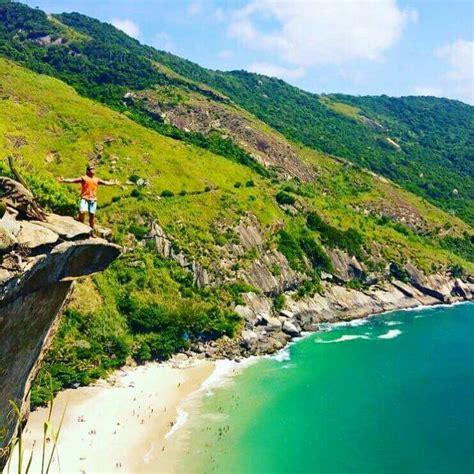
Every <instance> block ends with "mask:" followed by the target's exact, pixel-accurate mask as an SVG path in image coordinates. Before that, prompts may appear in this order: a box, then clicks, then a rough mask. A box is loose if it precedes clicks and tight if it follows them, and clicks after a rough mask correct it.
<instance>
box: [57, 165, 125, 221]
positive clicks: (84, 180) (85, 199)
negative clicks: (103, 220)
mask: <svg viewBox="0 0 474 474" xmlns="http://www.w3.org/2000/svg"><path fill="white" fill-rule="evenodd" d="M94 174H95V168H94V166H92V165H88V166H87V168H86V174H85V176H81V177H80V178H63V177H62V176H59V177H58V181H59V182H60V183H67V184H70V183H81V202H80V204H79V219H78V220H79V222H84V218H85V216H86V212H87V213H89V225H90V226H91V227H92V228H94V225H95V213H96V211H97V188H98V186H99V184H101V185H104V186H116V185H119V184H120V183H119V182H118V181H116V180H111V181H105V180H103V179H100V178H97V177H94Z"/></svg>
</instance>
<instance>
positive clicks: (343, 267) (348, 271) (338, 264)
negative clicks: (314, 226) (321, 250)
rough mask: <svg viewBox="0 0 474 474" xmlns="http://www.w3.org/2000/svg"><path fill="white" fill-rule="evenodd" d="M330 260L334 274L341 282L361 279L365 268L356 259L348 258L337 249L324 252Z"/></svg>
mask: <svg viewBox="0 0 474 474" xmlns="http://www.w3.org/2000/svg"><path fill="white" fill-rule="evenodd" d="M326 253H327V254H328V257H329V258H330V260H331V264H332V267H333V271H334V274H335V275H336V276H337V277H338V278H339V279H340V280H342V281H344V282H348V281H350V280H353V279H356V280H360V279H362V278H363V276H364V273H365V271H366V268H365V267H364V266H363V264H362V263H360V262H359V261H358V260H357V258H356V257H354V256H352V257H350V256H349V255H348V254H347V253H346V252H344V251H342V250H339V249H331V250H326Z"/></svg>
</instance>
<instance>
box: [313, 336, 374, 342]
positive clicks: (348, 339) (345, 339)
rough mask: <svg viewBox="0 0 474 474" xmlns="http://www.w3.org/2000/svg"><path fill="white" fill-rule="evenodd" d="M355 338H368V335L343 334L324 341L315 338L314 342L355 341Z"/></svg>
mask: <svg viewBox="0 0 474 474" xmlns="http://www.w3.org/2000/svg"><path fill="white" fill-rule="evenodd" d="M356 339H370V337H368V336H365V335H363V334H345V335H344V336H341V337H340V338H338V339H334V340H332V341H325V340H324V339H316V340H315V341H314V342H316V343H317V344H333V343H335V342H347V341H355V340H356Z"/></svg>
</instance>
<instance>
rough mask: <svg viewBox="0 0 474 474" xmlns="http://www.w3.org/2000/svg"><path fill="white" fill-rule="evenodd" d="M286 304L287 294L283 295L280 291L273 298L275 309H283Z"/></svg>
mask: <svg viewBox="0 0 474 474" xmlns="http://www.w3.org/2000/svg"><path fill="white" fill-rule="evenodd" d="M284 305H285V295H283V294H282V293H278V295H276V296H275V299H274V300H273V307H274V308H275V311H281V310H282V309H283V306H284Z"/></svg>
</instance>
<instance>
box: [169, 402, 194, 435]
mask: <svg viewBox="0 0 474 474" xmlns="http://www.w3.org/2000/svg"><path fill="white" fill-rule="evenodd" d="M176 411H177V413H178V414H177V416H176V421H175V423H174V425H173V426H172V427H171V429H170V430H169V431H168V433H166V435H165V439H167V438H169V437H170V436H172V435H173V434H174V433H176V431H178V430H179V429H180V428H181V427H182V426H184V425H185V424H186V422H187V421H188V418H189V413H188V412H187V411H185V410H183V409H182V408H180V407H177V408H176Z"/></svg>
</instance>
